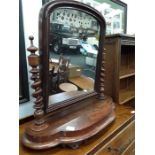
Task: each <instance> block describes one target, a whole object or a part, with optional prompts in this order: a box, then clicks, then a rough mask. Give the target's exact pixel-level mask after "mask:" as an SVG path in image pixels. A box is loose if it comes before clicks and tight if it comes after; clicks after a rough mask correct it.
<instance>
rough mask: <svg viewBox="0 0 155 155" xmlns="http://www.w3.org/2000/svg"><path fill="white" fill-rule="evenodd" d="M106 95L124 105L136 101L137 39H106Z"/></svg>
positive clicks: (119, 36) (112, 37) (120, 35)
mask: <svg viewBox="0 0 155 155" xmlns="http://www.w3.org/2000/svg"><path fill="white" fill-rule="evenodd" d="M105 49H106V55H105V61H106V63H105V70H106V77H105V93H106V94H108V95H110V96H112V97H113V99H114V102H116V103H119V104H124V103H127V102H129V101H131V100H132V101H133V102H134V99H135V37H134V36H129V35H122V34H115V35H109V36H106V38H105Z"/></svg>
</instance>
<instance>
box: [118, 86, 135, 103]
mask: <svg viewBox="0 0 155 155" xmlns="http://www.w3.org/2000/svg"><path fill="white" fill-rule="evenodd" d="M134 98H135V90H134V89H131V88H127V89H122V90H120V92H119V104H124V103H126V102H128V101H130V100H132V99H134Z"/></svg>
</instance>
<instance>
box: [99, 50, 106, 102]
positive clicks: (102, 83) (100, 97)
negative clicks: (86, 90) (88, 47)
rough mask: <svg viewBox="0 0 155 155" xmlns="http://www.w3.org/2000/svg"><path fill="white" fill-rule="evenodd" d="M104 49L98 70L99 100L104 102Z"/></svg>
mask: <svg viewBox="0 0 155 155" xmlns="http://www.w3.org/2000/svg"><path fill="white" fill-rule="evenodd" d="M105 51H106V49H105V48H104V51H103V53H102V62H101V69H100V86H99V87H100V88H99V89H100V90H99V91H100V92H99V99H101V100H104V99H105V94H104V78H105V63H106V62H105V55H106V52H105Z"/></svg>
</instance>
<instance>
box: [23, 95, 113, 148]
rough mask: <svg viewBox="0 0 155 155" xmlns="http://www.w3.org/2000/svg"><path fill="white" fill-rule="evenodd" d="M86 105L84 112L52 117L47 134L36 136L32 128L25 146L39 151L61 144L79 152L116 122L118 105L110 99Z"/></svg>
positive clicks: (78, 111)
mask: <svg viewBox="0 0 155 155" xmlns="http://www.w3.org/2000/svg"><path fill="white" fill-rule="evenodd" d="M82 104H85V106H81V109H80V110H79V109H78V110H74V112H72V113H70V111H69V112H68V113H67V112H66V114H65V115H62V114H61V115H58V117H57V119H56V117H55V116H51V117H49V118H48V119H47V122H48V124H49V127H48V128H46V129H45V130H42V131H38V132H36V131H35V132H34V131H33V130H31V128H30V127H29V128H27V129H26V132H25V134H24V135H23V139H22V142H23V144H24V145H25V146H27V147H29V148H32V149H38V150H39V149H47V148H50V147H54V146H57V145H59V144H62V145H68V146H70V147H71V148H73V149H76V148H78V147H79V144H81V143H82V141H84V140H86V139H88V138H90V137H92V136H93V135H95V134H97V133H98V132H99V131H101V130H102V129H104V128H105V127H106V126H108V125H109V124H110V123H111V122H112V121H113V120H114V119H115V115H114V105H113V102H112V99H111V98H109V97H107V98H106V99H105V100H98V99H96V98H94V97H92V98H90V99H89V100H88V99H87V100H86V101H83V103H82ZM52 117H53V118H52Z"/></svg>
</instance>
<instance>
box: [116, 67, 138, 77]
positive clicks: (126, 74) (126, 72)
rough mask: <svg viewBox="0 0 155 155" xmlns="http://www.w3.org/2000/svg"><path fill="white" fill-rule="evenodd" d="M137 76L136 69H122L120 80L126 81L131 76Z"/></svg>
mask: <svg viewBox="0 0 155 155" xmlns="http://www.w3.org/2000/svg"><path fill="white" fill-rule="evenodd" d="M134 75H135V69H134V68H125V67H124V68H122V69H121V70H120V76H119V79H124V78H127V77H130V76H134Z"/></svg>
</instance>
